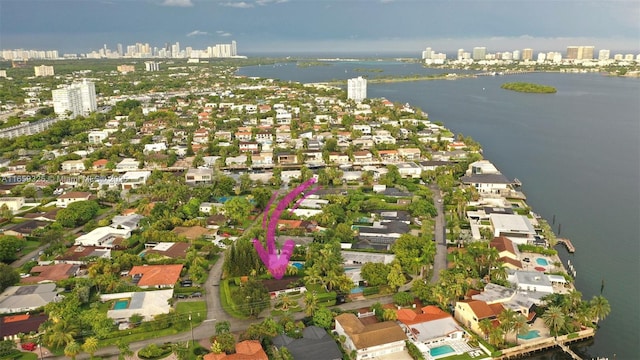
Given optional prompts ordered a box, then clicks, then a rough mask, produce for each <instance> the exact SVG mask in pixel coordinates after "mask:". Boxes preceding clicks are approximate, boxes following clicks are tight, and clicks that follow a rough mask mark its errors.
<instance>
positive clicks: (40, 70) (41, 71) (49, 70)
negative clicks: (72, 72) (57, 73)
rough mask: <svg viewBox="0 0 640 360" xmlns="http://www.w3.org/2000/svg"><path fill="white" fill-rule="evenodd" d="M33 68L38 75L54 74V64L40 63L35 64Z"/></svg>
mask: <svg viewBox="0 0 640 360" xmlns="http://www.w3.org/2000/svg"><path fill="white" fill-rule="evenodd" d="M33 70H34V72H35V74H36V76H53V75H54V73H53V66H47V65H40V66H34V67H33Z"/></svg>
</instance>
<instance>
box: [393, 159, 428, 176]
mask: <svg viewBox="0 0 640 360" xmlns="http://www.w3.org/2000/svg"><path fill="white" fill-rule="evenodd" d="M396 166H397V167H398V172H399V173H400V176H402V177H403V178H412V179H418V178H420V175H421V174H422V168H421V167H420V166H418V164H416V163H413V162H406V163H399V164H396Z"/></svg>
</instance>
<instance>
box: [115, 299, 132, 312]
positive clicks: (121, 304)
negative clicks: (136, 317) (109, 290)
mask: <svg viewBox="0 0 640 360" xmlns="http://www.w3.org/2000/svg"><path fill="white" fill-rule="evenodd" d="M127 307H129V300H117V301H116V303H115V304H113V310H122V309H126V308H127Z"/></svg>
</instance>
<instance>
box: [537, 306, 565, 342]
mask: <svg viewBox="0 0 640 360" xmlns="http://www.w3.org/2000/svg"><path fill="white" fill-rule="evenodd" d="M542 320H543V321H544V324H545V325H546V326H547V327H548V328H549V329H553V331H554V338H555V339H556V340H557V339H558V331H559V329H561V328H563V327H564V324H565V320H566V319H565V315H564V311H563V310H562V308H560V307H559V306H550V307H548V308H547V310H546V311H545V312H544V314H543V315H542Z"/></svg>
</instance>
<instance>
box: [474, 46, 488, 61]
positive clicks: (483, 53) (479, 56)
mask: <svg viewBox="0 0 640 360" xmlns="http://www.w3.org/2000/svg"><path fill="white" fill-rule="evenodd" d="M486 57H487V48H486V47H474V48H473V60H476V61H477V60H484V59H485V58H486Z"/></svg>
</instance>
